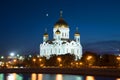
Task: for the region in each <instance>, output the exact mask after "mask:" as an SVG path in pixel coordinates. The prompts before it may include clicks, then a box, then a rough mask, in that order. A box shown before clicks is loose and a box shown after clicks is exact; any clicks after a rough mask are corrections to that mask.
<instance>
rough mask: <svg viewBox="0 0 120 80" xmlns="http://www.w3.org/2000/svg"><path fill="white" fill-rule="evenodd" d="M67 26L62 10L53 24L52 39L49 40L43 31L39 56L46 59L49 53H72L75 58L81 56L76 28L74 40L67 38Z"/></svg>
mask: <svg viewBox="0 0 120 80" xmlns="http://www.w3.org/2000/svg"><path fill="white" fill-rule="evenodd" d="M69 31H70V29H69V26H68V24H67V23H66V21H65V20H64V19H63V18H62V12H61V14H60V18H59V20H58V21H57V22H56V23H55V24H54V28H53V39H51V40H49V34H48V33H47V31H45V33H44V35H43V43H41V44H40V56H45V57H47V59H49V58H50V55H53V54H56V55H62V54H67V53H70V54H74V55H75V56H76V59H80V58H81V57H82V46H81V44H80V34H79V32H78V30H76V32H75V34H74V40H72V39H70V38H69Z"/></svg>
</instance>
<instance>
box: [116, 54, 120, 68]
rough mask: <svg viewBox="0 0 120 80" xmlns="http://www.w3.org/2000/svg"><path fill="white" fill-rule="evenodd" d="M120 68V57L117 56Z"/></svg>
mask: <svg viewBox="0 0 120 80" xmlns="http://www.w3.org/2000/svg"><path fill="white" fill-rule="evenodd" d="M116 59H117V61H118V66H119V67H120V56H117V58H116Z"/></svg>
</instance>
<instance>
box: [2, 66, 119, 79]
mask: <svg viewBox="0 0 120 80" xmlns="http://www.w3.org/2000/svg"><path fill="white" fill-rule="evenodd" d="M0 73H42V74H72V75H96V76H110V77H120V68H14V69H11V68H9V69H0Z"/></svg>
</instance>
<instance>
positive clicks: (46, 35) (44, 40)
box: [43, 29, 49, 42]
mask: <svg viewBox="0 0 120 80" xmlns="http://www.w3.org/2000/svg"><path fill="white" fill-rule="evenodd" d="M48 39H49V35H48V33H47V29H45V33H44V34H43V42H46V41H47V40H48Z"/></svg>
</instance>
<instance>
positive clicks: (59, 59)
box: [57, 57, 62, 66]
mask: <svg viewBox="0 0 120 80" xmlns="http://www.w3.org/2000/svg"><path fill="white" fill-rule="evenodd" d="M57 61H58V62H59V66H60V62H61V61H62V60H61V58H60V57H58V58H57Z"/></svg>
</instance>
